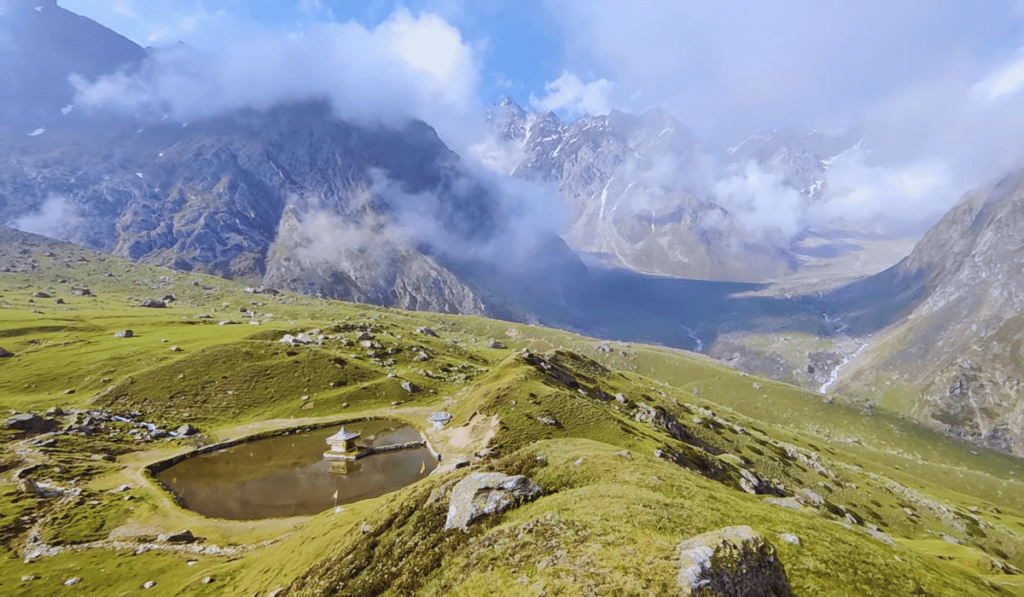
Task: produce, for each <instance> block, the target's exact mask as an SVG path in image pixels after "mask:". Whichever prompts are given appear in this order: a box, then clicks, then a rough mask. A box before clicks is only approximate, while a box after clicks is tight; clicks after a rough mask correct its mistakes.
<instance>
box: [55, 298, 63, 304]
mask: <svg viewBox="0 0 1024 597" xmlns="http://www.w3.org/2000/svg"><path fill="white" fill-rule="evenodd" d="M53 304H54V305H63V304H65V303H64V299H62V298H57V299H53Z"/></svg>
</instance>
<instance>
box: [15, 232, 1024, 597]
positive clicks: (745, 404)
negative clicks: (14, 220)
mask: <svg viewBox="0 0 1024 597" xmlns="http://www.w3.org/2000/svg"><path fill="white" fill-rule="evenodd" d="M0 260H2V267H0V269H8V270H11V271H7V272H3V273H0V308H2V309H3V311H2V313H3V314H4V316H3V317H2V318H0V345H2V346H3V348H4V349H5V351H6V352H8V353H10V354H11V355H12V356H5V357H3V358H0V368H2V369H3V371H4V373H3V375H0V396H3V404H4V405H5V407H7V408H13V409H16V410H17V411H19V413H23V414H22V415H21V416H19V417H15V418H10V421H8V420H7V419H5V420H4V421H3V424H4V426H5V427H6V428H5V429H3V430H0V447H2V448H3V449H2V450H0V557H2V558H3V565H2V566H0V592H3V593H4V594H26V595H46V594H51V593H53V592H60V591H63V592H69V591H77V592H80V593H83V594H102V595H110V594H114V595H116V594H122V593H125V592H135V591H138V590H139V587H151V588H149V589H147V592H148V593H153V594H175V595H177V594H185V595H213V594H238V595H251V594H253V593H255V592H259V593H260V594H267V593H269V592H272V591H274V590H277V589H280V590H279V591H278V594H279V595H330V594H346V595H408V594H414V593H415V594H425V595H441V594H444V595H467V596H469V595H480V594H503V595H524V594H526V595H529V594H542V593H547V594H574V593H584V594H588V593H589V594H602V593H622V594H646V593H653V594H675V593H679V592H680V591H683V590H686V589H687V587H686V586H681V585H680V582H683V580H681V579H684V577H685V574H680V572H685V569H681V568H680V566H681V561H680V558H679V554H678V553H677V546H679V545H680V544H682V543H683V542H684V541H690V540H697V541H700V540H702V539H701V536H702V534H704V533H708V532H715V531H716V530H718V529H722V528H727V527H734V526H738V525H745V526H749V527H751V529H752V531H753V532H756V533H757V534H759V535H760V536H761V537H762V538H763V540H764V541H766V542H767V544H768V546H770V547H766V548H765V549H766V550H770V553H771V557H772V558H773V559H775V560H777V561H778V563H779V565H780V566H781V567H782V568H783V569H784V572H785V577H786V578H787V584H788V586H789V587H790V588H791V590H792V592H793V593H794V594H814V595H834V594H864V595H880V594H888V595H902V594H911V595H913V594H928V595H987V594H993V595H1006V594H1021V593H1022V590H1024V583H1022V582H1021V580H1020V579H1021V575H1020V572H1019V566H1021V565H1022V564H1024V537H1022V534H1021V528H1024V491H1022V490H1021V489H1022V481H1021V478H1022V477H1024V469H1022V466H1021V463H1020V461H1018V460H1016V459H1014V458H1010V457H1007V456H1004V455H1000V454H995V453H991V452H987V451H984V450H982V451H979V452H978V453H974V454H972V453H970V452H969V451H967V450H965V449H964V445H963V444H962V443H961V442H958V441H956V440H952V439H949V438H945V437H943V436H941V435H939V434H937V433H935V432H933V431H931V430H928V429H926V428H924V427H922V426H920V425H916V424H913V423H911V422H909V421H907V420H904V419H900V418H898V417H893V416H891V415H889V414H887V413H885V412H884V411H882V410H879V411H877V412H875V413H874V415H873V416H870V417H865V416H863V415H861V414H860V412H859V410H858V409H856V408H852V407H849V406H844V405H841V404H838V403H837V404H826V403H825V402H823V401H822V400H820V398H819V397H817V396H814V395H813V394H808V393H806V392H803V391H801V390H799V389H797V388H794V387H792V386H786V385H784V384H778V383H774V382H770V381H766V380H762V379H756V378H751V377H748V376H745V375H742V374H739V373H737V372H735V371H732V370H730V369H729V368H727V367H723V366H721V365H719V364H716V363H714V362H712V361H710V360H708V359H706V358H703V357H700V356H696V355H690V354H686V353H682V352H679V351H674V350H669V349H665V348H659V347H652V346H642V345H632V346H631V345H627V344H624V343H610V342H601V341H597V340H593V339H590V338H585V337H580V336H576V335H573V334H569V333H566V332H561V331H557V330H552V329H545V328H542V327H538V326H526V325H518V324H509V323H507V322H500V321H493V320H487V319H483V318H479V317H464V316H455V315H443V314H425V313H416V312H406V311H399V310H393V309H381V308H378V307H373V306H366V305H354V304H347V303H340V302H334V301H327V300H322V299H317V298H313V297H308V296H299V295H294V294H290V293H282V294H280V295H256V296H254V295H253V294H252V293H248V292H246V291H245V289H244V288H243V286H242V285H241V284H239V283H235V282H231V281H226V280H223V279H219V278H214V277H210V276H207V275H203V274H201V273H198V272H181V271H173V270H168V269H165V268H161V267H157V266H151V265H146V264H136V263H131V262H126V261H124V260H121V259H118V258H115V257H111V256H109V255H104V254H101V253H96V252H93V251H87V250H83V249H80V248H78V247H74V246H70V245H67V244H65V243H58V242H55V241H51V240H49V239H45V238H40V237H34V236H30V235H25V234H21V233H16V232H10V231H0ZM84 289H89V292H88V294H86V293H84V292H83V291H84ZM43 294H46V295H49V296H48V297H44V296H42V295H43ZM166 294H172V295H174V296H175V298H176V300H174V301H169V304H168V306H167V307H165V308H163V309H152V308H144V307H142V306H141V300H142V299H143V298H144V297H147V296H162V295H166ZM58 299H59V300H60V302H57V300H58ZM240 306H241V307H242V308H244V309H245V311H244V312H242V311H241V309H240V308H239V307H240ZM231 319H234V320H235V321H241V322H248V323H250V324H258V325H229V324H226V325H217V323H218V320H220V321H224V322H227V321H230V320H231ZM125 328H129V329H133V330H134V332H135V334H134V335H133V336H132V337H130V338H123V337H122V338H116V337H114V336H115V332H117V331H121V330H124V329H125ZM300 332H301V333H303V334H306V335H307V336H308V337H309V338H310V340H309V342H308V343H302V344H298V345H295V344H290V343H289V344H283V343H281V342H280V340H282V339H283V338H284V336H285V334H291V335H296V334H298V333H300ZM366 336H370V337H372V340H360V339H359V338H360V337H366ZM162 340H167V342H163V341H162ZM495 340H500V344H499V343H498V342H495ZM363 342H366V343H367V345H364V344H363ZM375 344H376V346H375ZM502 344H503V345H504V346H507V348H505V347H504V346H501V345H502ZM420 355H425V357H426V358H423V357H421V356H420ZM54 362H59V363H61V365H62V366H61V367H54V366H53V363H54ZM407 383H411V384H414V385H410V386H408V387H414V388H416V389H415V390H414V391H411V392H410V391H409V390H408V389H406V385H405V384H407ZM302 396H306V397H307V398H308V399H303V398H302ZM439 410H444V411H447V412H449V413H450V414H451V415H452V419H451V421H450V422H449V424H448V425H447V426H446V427H444V428H442V429H434V428H431V427H432V426H431V425H430V424H429V423H428V416H429V415H430V413H432V412H435V411H439ZM25 411H30V412H34V413H36V414H37V415H38V417H37V418H35V419H33V418H32V417H31V415H28V418H26V417H25V414H27V413H26V412H25ZM365 417H385V418H392V419H399V420H401V421H405V422H408V423H409V424H411V425H414V426H415V427H416V428H417V429H419V430H421V431H422V433H423V434H424V436H425V437H426V438H427V439H428V440H429V441H430V443H431V445H432V446H433V448H434V449H435V450H437V451H438V452H439V453H441V454H443V460H442V463H441V466H439V467H438V468H437V469H435V470H436V472H434V473H432V474H429V475H427V474H422V473H421V478H419V480H418V481H416V482H415V483H413V484H412V485H410V486H408V487H406V488H404V489H402V490H399V491H397V492H394V493H391V494H387V495H384V496H382V497H379V498H373V499H368V500H361V501H356V502H351V503H345V504H339V505H338V506H337V507H329V508H328V509H327V510H326V511H325V512H323V513H320V514H317V515H313V516H301V517H291V518H276V519H264V520H221V519H215V518H208V517H204V516H202V515H199V514H198V513H196V512H194V511H191V510H188V509H185V508H183V507H182V505H181V504H180V503H179V502H178V501H176V499H175V496H174V495H172V494H171V493H169V492H167V491H166V490H165V489H164V488H163V487H161V485H160V484H158V483H157V482H156V480H155V476H154V475H155V472H154V471H158V470H160V469H162V468H163V467H166V466H167V463H168V462H169V461H174V460H175V459H178V458H182V457H185V456H187V455H190V454H192V453H193V452H194V450H195V449H196V448H197V447H200V446H205V448H206V449H210V450H219V449H220V448H222V447H224V446H225V445H224V444H222V443H218V442H226V441H240V440H241V441H244V440H246V439H255V438H258V437H265V436H277V435H281V436H284V435H285V434H287V435H288V436H291V437H294V436H295V435H297V434H299V435H301V434H305V433H307V432H308V430H309V429H310V428H311V427H316V426H321V425H330V426H337V425H340V424H342V423H349V422H354V421H356V420H359V419H362V418H365ZM26 420H35V421H37V422H39V427H37V428H30V429H28V430H21V429H18V425H19V424H20V423H19V422H21V421H26ZM46 421H50V423H46ZM54 423H56V424H57V427H56V428H52V425H53V424H54ZM185 423H187V424H188V425H191V426H192V429H193V430H194V431H196V432H197V433H196V434H194V435H188V436H185V437H181V436H180V435H179V436H172V435H170V433H168V430H174V429H177V428H179V426H180V425H182V424H185ZM282 439H286V438H284V437H282ZM322 449H323V448H322V447H320V446H318V447H317V450H318V453H319V451H320V450H322ZM369 458H373V456H370V457H369ZM481 473H486V474H491V475H494V474H497V475H498V476H499V477H500V478H504V477H503V475H525V476H526V477H527V478H528V479H530V480H531V481H532V482H534V483H536V484H537V485H538V486H539V487H540V488H541V489H540V493H539V494H536V495H533V496H532V497H531V498H530V499H525V500H519V501H516V502H513V503H511V504H508V505H507V507H508V509H507V510H506V511H504V512H500V511H495V512H492V513H490V514H484V515H483V516H480V517H479V518H478V519H475V520H473V521H471V522H470V523H468V524H467V526H466V527H465V530H462V529H461V528H457V527H456V528H451V527H450V526H448V524H447V521H448V519H449V518H450V517H451V512H452V509H453V507H454V508H457V506H458V503H459V500H460V499H461V498H460V497H459V496H460V491H461V490H460V488H461V487H463V484H464V483H465V482H467V481H469V482H471V481H472V480H473V478H479V477H473V476H474V475H479V474H481ZM315 489H316V488H311V491H314V490H315ZM496 493H498V492H496ZM482 497H483V496H481V499H482ZM487 497H488V499H491V497H497V496H487ZM182 529H189V531H190V534H191V536H192V539H191V540H189V539H188V538H187V537H188V535H185V537H186V539H185V541H186V542H183V543H175V542H174V541H172V540H161V539H160V538H159V536H160V535H165V537H167V536H168V535H167V534H174V533H175V532H178V531H181V530H182ZM177 534H178V535H184V534H183V533H177ZM129 554H131V555H129ZM72 579H76V580H74V581H73V583H72V584H68V585H65V583H66V582H68V581H71V580H72ZM72 585H73V588H67V587H69V586H72Z"/></svg>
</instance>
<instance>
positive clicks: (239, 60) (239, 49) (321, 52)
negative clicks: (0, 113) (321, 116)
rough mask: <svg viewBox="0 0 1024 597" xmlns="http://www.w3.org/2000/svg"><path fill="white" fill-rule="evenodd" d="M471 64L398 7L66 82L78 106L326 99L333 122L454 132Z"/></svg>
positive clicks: (468, 96)
mask: <svg viewBox="0 0 1024 597" xmlns="http://www.w3.org/2000/svg"><path fill="white" fill-rule="evenodd" d="M478 78H479V77H478V64H477V59H476V56H475V55H474V52H473V48H472V46H471V45H469V44H467V43H465V42H464V41H463V40H462V37H461V34H460V33H459V30H458V29H456V28H455V27H453V26H451V25H449V24H448V23H447V22H446V21H445V20H444V19H441V18H440V17H437V16H436V15H431V14H421V15H419V16H415V17H414V16H413V15H412V14H410V13H409V12H408V11H407V10H404V9H401V10H399V11H397V12H396V13H394V14H393V15H392V16H391V17H390V18H389V19H388V20H386V21H384V22H383V23H381V24H380V25H379V26H377V27H376V28H374V29H366V28H364V27H363V26H362V25H359V24H357V23H322V24H318V25H314V26H311V27H308V28H306V29H305V30H304V31H302V32H301V34H298V35H284V34H278V33H272V32H267V31H259V32H254V31H252V30H246V31H244V32H243V31H235V32H233V33H232V34H230V35H228V37H227V38H226V39H225V40H224V41H223V42H222V46H221V47H219V48H217V49H216V50H215V51H211V52H205V53H200V52H197V51H195V50H192V49H190V48H186V47H173V48H168V49H166V50H163V51H160V52H157V53H156V54H155V55H154V56H153V57H152V59H151V60H150V62H149V63H148V64H147V65H146V66H145V68H144V69H143V70H142V72H141V74H131V75H129V74H125V73H117V74H114V75H109V76H105V77H103V78H101V79H99V80H98V81H85V80H82V79H81V78H74V79H73V81H72V82H73V84H74V85H75V87H76V89H77V92H78V93H77V96H76V102H77V103H81V104H83V105H94V106H95V105H103V106H108V107H110V106H113V107H118V108H121V109H123V110H127V111H132V112H139V111H148V112H151V113H153V114H157V115H160V114H163V113H166V112H169V113H170V114H171V115H173V116H175V117H177V118H179V119H190V118H196V117H201V116H208V115H212V114H215V113H219V112H223V111H228V110H233V109H237V108H241V107H253V108H265V107H268V106H271V105H273V104H276V103H279V102H281V101H289V100H302V99H309V98H326V99H329V100H330V101H331V103H332V105H333V107H334V109H335V111H336V112H337V114H338V115H339V116H341V117H345V118H352V119H362V120H384V121H390V120H395V119H399V118H403V117H416V118H421V119H423V120H425V121H427V122H429V123H431V124H433V125H435V126H436V127H438V128H440V129H442V131H445V130H447V131H449V132H453V133H454V132H455V131H456V130H457V128H458V126H459V122H460V120H462V121H463V122H464V121H465V120H467V119H468V117H467V116H466V114H467V112H468V111H470V110H471V109H472V108H474V107H475V93H476V88H477V82H478Z"/></svg>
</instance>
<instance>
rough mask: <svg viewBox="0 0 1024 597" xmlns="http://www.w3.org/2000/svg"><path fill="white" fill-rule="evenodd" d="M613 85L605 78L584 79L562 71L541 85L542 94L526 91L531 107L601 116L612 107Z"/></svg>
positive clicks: (576, 114) (573, 115)
mask: <svg viewBox="0 0 1024 597" xmlns="http://www.w3.org/2000/svg"><path fill="white" fill-rule="evenodd" d="M614 87H615V86H614V84H612V82H611V81H609V80H607V79H598V80H596V81H591V82H589V83H584V82H583V81H582V80H581V79H580V78H579V77H578V76H577V75H576V74H574V73H570V72H568V71H563V72H562V76H560V77H558V78H557V79H555V80H554V81H551V82H549V83H547V84H545V85H544V92H545V95H544V97H542V98H537V97H536V96H535V95H533V94H530V105H531V106H532V107H533V108H534V109H535V110H541V111H544V112H547V111H549V110H550V111H555V112H566V113H568V114H569V115H570V116H572V117H575V116H582V115H584V114H590V115H592V116H601V115H605V114H608V113H609V112H611V110H612V105H611V95H612V90H613V89H614Z"/></svg>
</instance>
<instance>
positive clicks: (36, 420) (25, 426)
mask: <svg viewBox="0 0 1024 597" xmlns="http://www.w3.org/2000/svg"><path fill="white" fill-rule="evenodd" d="M58 425H59V423H58V422H57V421H54V420H53V419H45V418H43V417H40V416H39V415H36V414H31V413H26V414H23V415H15V416H13V417H11V418H9V419H7V421H6V422H5V423H4V427H5V428H6V429H10V430H12V431H27V432H29V433H49V432H51V431H55V430H56V429H57V426H58Z"/></svg>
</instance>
